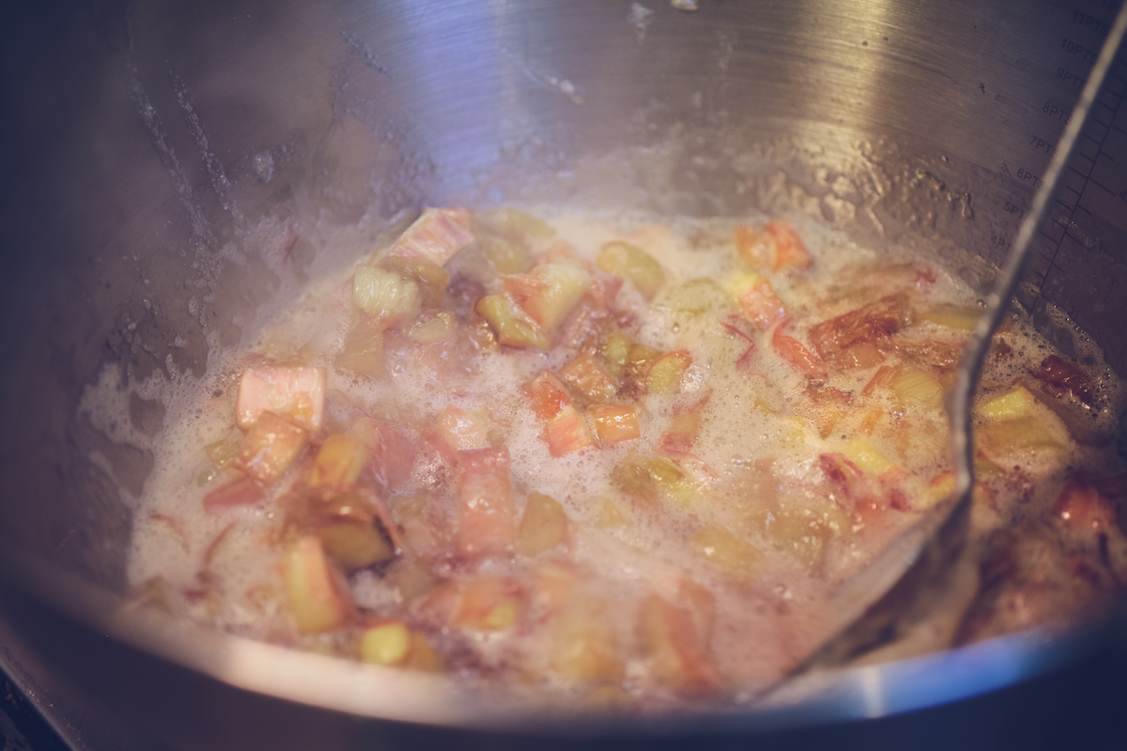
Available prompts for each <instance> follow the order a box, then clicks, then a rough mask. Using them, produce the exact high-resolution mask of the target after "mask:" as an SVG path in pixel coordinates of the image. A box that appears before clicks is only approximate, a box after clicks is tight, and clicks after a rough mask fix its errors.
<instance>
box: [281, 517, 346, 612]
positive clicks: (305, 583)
mask: <svg viewBox="0 0 1127 751" xmlns="http://www.w3.org/2000/svg"><path fill="white" fill-rule="evenodd" d="M283 573H284V579H285V585H286V600H287V602H288V603H289V607H290V613H291V614H292V615H293V619H294V623H295V624H296V625H297V630H298V631H300V632H302V633H306V634H313V633H320V632H322V631H331V630H332V629H334V628H336V627H337V626H340V625H341V624H342V623H344V622H345V621H346V620H347V619H348V617H349V615H350V612H351V609H352V608H351V603H350V602H349V600H348V594H347V592H348V590H347V587H346V586H345V584H344V583H343V582H342V581H340V575H339V574H338V573H337V572H336V571H334V570H333V567H332V564H330V563H329V560H328V558H326V557H325V551H324V550H323V549H322V547H321V541H320V540H318V539H317V538H316V537H312V536H306V537H301V538H299V539H298V540H297V541H296V542H295V543H294V544H293V546H292V547H291V548H290V549H289V551H288V552H287V553H286V556H285V559H284V561H283Z"/></svg>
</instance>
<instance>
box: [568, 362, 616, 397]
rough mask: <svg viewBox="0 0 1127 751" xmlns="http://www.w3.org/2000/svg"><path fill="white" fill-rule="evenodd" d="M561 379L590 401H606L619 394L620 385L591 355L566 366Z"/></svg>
mask: <svg viewBox="0 0 1127 751" xmlns="http://www.w3.org/2000/svg"><path fill="white" fill-rule="evenodd" d="M560 378H561V379H563V381H564V383H566V384H567V385H568V386H570V387H571V388H572V389H574V390H575V393H577V394H579V395H581V396H582V397H583V398H584V399H587V400H588V401H593V402H598V401H605V400H607V399H611V398H613V397H614V395H615V394H616V393H618V384H616V383H615V382H614V379H613V378H612V377H611V375H610V373H608V372H607V369H606V368H605V367H603V364H602V363H601V362H599V359H598V358H597V357H595V356H593V355H590V354H581V355H579V356H578V357H576V358H575V359H574V360H572V361H571V362H569V363H568V364H567V365H565V366H564V367H563V368H562V369H561V370H560Z"/></svg>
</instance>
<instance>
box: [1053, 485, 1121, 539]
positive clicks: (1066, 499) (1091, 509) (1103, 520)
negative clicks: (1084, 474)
mask: <svg viewBox="0 0 1127 751" xmlns="http://www.w3.org/2000/svg"><path fill="white" fill-rule="evenodd" d="M1053 513H1054V515H1055V516H1056V517H1057V519H1059V520H1060V522H1061V523H1062V524H1063V525H1064V526H1065V527H1066V528H1068V529H1069V530H1074V531H1076V532H1078V533H1082V534H1087V535H1092V536H1094V535H1095V534H1096V533H1099V532H1104V531H1107V530H1109V529H1113V528H1114V527H1115V505H1114V504H1113V503H1112V502H1111V501H1110V500H1108V499H1107V498H1106V497H1104V495H1103V494H1101V493H1100V492H1099V491H1098V490H1096V489H1095V488H1093V487H1092V486H1090V485H1085V484H1082V483H1078V482H1075V481H1069V482H1066V483H1065V485H1064V487H1063V488H1061V491H1060V495H1058V496H1057V500H1056V504H1055V505H1054V506H1053Z"/></svg>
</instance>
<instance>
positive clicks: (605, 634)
mask: <svg viewBox="0 0 1127 751" xmlns="http://www.w3.org/2000/svg"><path fill="white" fill-rule="evenodd" d="M550 633H551V640H552V641H551V646H550V648H549V650H550V652H549V654H550V658H549V662H550V665H551V669H552V671H553V673H554V674H556V675H559V676H560V677H561V678H563V679H564V680H566V681H568V682H571V683H579V684H586V685H612V686H616V685H618V684H619V683H620V682H621V681H622V676H623V674H624V672H625V666H624V664H623V659H622V657H621V656H620V654H619V650H618V648H617V647H618V645H617V644H616V640H615V636H614V632H613V631H612V630H611V629H610V628H608V627H607V626H606V624H605V623H602V622H601V621H600V619H599V618H598V617H597V616H595V615H594V614H593V613H583V612H579V613H568V614H567V615H566V616H565V617H563V618H562V619H560V620H559V621H557V622H555V623H553V624H552V629H551V632H550Z"/></svg>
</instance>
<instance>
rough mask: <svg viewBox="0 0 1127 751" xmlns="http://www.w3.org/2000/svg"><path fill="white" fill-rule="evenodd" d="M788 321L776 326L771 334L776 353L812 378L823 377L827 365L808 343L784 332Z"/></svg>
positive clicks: (772, 345)
mask: <svg viewBox="0 0 1127 751" xmlns="http://www.w3.org/2000/svg"><path fill="white" fill-rule="evenodd" d="M785 325H786V322H785V321H784V322H782V323H780V324H779V325H777V326H776V327H775V333H774V334H772V335H771V347H772V348H773V349H774V350H775V353H776V354H777V355H778V356H779V357H781V358H782V359H783V360H784V361H785V362H787V363H788V364H790V365H791V367H793V368H794V369H795V370H797V371H798V372H799V373H802V374H803V375H807V376H810V377H812V378H822V377H824V376H825V375H826V366H825V363H823V362H822V360H821V358H819V357H818V356H817V355H816V354H814V353H813V352H811V351H810V350H809V349H808V348H807V347H806V345H804V344H803V343H802V342H800V341H798V340H797V339H795V338H794V337H793V336H790V335H789V334H784V333H783V328H784V326H785Z"/></svg>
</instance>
